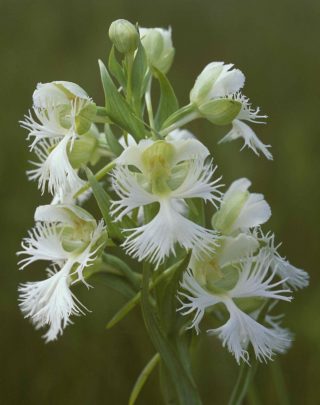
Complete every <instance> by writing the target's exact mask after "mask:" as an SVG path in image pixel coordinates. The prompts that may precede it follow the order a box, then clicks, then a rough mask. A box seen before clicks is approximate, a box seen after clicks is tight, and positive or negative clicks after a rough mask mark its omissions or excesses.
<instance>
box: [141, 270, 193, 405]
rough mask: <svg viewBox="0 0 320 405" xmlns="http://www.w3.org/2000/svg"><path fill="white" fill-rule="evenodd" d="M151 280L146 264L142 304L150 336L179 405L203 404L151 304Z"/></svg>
mask: <svg viewBox="0 0 320 405" xmlns="http://www.w3.org/2000/svg"><path fill="white" fill-rule="evenodd" d="M149 279H150V265H149V264H148V263H144V264H143V282H142V296H141V304H142V313H143V317H144V321H145V325H146V328H147V331H148V333H149V336H150V338H151V340H152V342H153V344H154V346H155V348H156V350H157V351H158V352H159V354H160V356H161V360H162V361H163V363H164V365H165V367H166V369H167V371H168V373H169V375H170V379H171V381H174V383H175V390H176V396H177V403H178V404H180V405H185V404H193V405H198V404H201V400H200V397H199V394H198V391H197V388H196V386H195V385H194V383H193V381H191V379H190V378H189V375H188V373H187V372H186V370H185V369H184V367H183V365H182V364H181V361H180V359H179V356H178V354H177V351H176V350H175V348H174V347H173V345H172V344H171V342H170V341H169V340H168V339H167V338H166V335H165V332H164V331H163V329H162V328H161V325H160V322H159V318H158V316H157V313H156V311H155V309H154V308H153V306H152V304H151V301H150V296H149Z"/></svg>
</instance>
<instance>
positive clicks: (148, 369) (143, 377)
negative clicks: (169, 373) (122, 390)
mask: <svg viewBox="0 0 320 405" xmlns="http://www.w3.org/2000/svg"><path fill="white" fill-rule="evenodd" d="M159 361H160V355H159V353H156V354H155V355H154V356H153V357H152V359H151V360H150V361H149V362H148V363H147V365H146V366H145V367H144V369H143V370H142V371H141V373H140V375H139V377H138V379H137V381H136V383H135V384H134V387H133V389H132V392H131V395H130V399H129V405H134V404H135V403H136V400H137V398H138V396H139V394H140V392H141V390H142V388H143V386H144V384H145V382H146V381H147V379H148V377H149V375H150V374H151V373H152V371H153V370H154V368H155V367H156V365H157V364H158V363H159Z"/></svg>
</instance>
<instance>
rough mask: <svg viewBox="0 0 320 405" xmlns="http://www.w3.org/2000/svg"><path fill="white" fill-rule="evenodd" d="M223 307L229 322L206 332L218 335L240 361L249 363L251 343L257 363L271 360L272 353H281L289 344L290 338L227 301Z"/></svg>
mask: <svg viewBox="0 0 320 405" xmlns="http://www.w3.org/2000/svg"><path fill="white" fill-rule="evenodd" d="M225 305H226V307H227V309H228V311H229V314H230V318H229V320H228V321H227V322H226V323H225V324H224V325H223V326H221V327H220V328H217V329H211V330H208V333H209V334H215V335H218V337H219V339H220V340H221V341H222V344H223V346H224V347H225V346H226V347H227V348H228V350H229V351H230V352H231V353H232V354H233V355H234V356H235V358H236V360H237V362H238V363H240V360H243V361H245V362H246V363H248V362H249V353H248V351H247V347H248V344H249V343H251V344H252V347H253V349H254V353H255V356H256V358H257V359H258V360H259V361H261V362H262V361H267V360H272V357H273V355H274V353H282V352H283V351H285V350H286V349H287V348H288V345H289V344H290V337H289V336H288V335H284V333H282V331H280V330H279V329H275V328H268V327H266V326H263V325H261V324H260V323H258V322H257V321H255V320H254V319H253V318H251V317H250V316H249V315H247V314H245V313H244V312H243V311H241V310H240V309H239V308H238V307H237V306H236V305H235V303H234V302H233V301H232V300H230V299H227V300H225Z"/></svg>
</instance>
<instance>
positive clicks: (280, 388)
mask: <svg viewBox="0 0 320 405" xmlns="http://www.w3.org/2000/svg"><path fill="white" fill-rule="evenodd" d="M271 374H272V379H273V383H274V385H275V388H276V393H277V397H278V401H277V403H278V404H279V405H289V404H290V401H289V395H288V391H287V387H286V382H285V379H284V375H283V372H282V368H281V364H280V362H279V360H278V361H274V362H273V363H272V364H271Z"/></svg>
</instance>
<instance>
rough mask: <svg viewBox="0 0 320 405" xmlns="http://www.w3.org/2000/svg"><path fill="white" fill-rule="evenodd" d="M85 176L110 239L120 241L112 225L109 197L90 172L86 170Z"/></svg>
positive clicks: (120, 236)
mask: <svg viewBox="0 0 320 405" xmlns="http://www.w3.org/2000/svg"><path fill="white" fill-rule="evenodd" d="M86 174H87V177H88V181H89V184H90V186H91V188H92V191H93V195H94V196H95V199H96V201H97V203H98V206H99V208H100V211H101V214H102V216H103V219H104V221H105V223H106V225H107V230H108V233H109V235H110V237H111V238H112V239H116V240H121V239H122V235H121V232H120V229H119V227H118V226H117V225H116V224H115V223H114V221H113V220H112V218H111V216H110V197H109V195H108V194H107V192H106V191H105V190H104V189H103V187H102V185H101V184H100V183H99V182H98V181H97V179H96V178H95V177H94V175H93V174H92V172H91V170H90V169H88V168H86Z"/></svg>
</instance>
